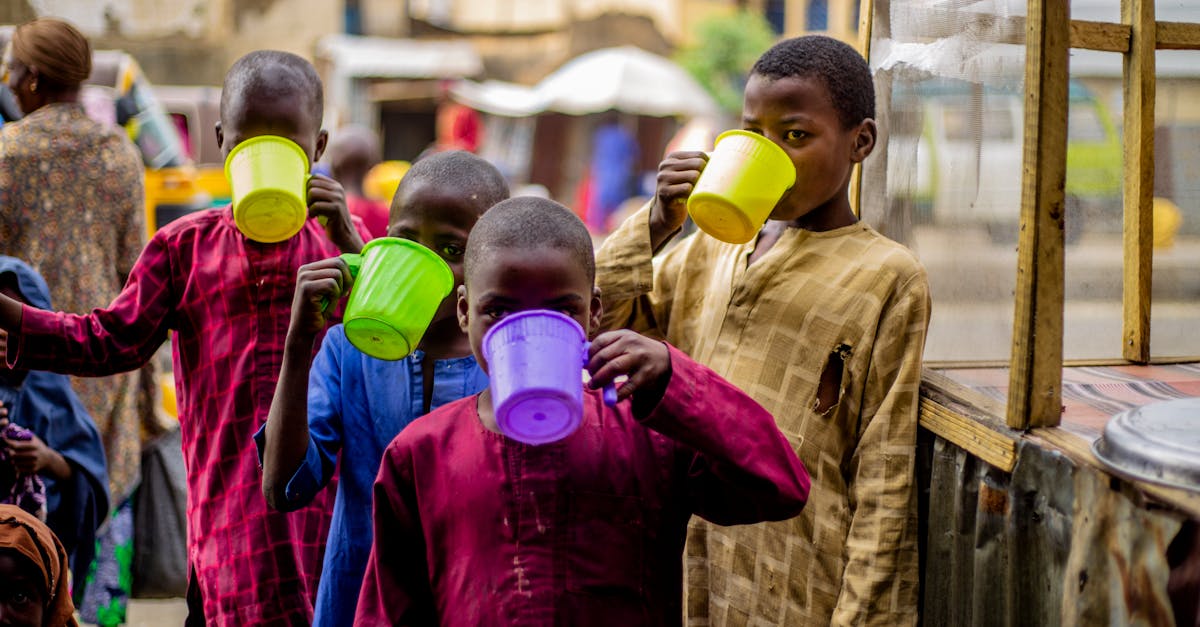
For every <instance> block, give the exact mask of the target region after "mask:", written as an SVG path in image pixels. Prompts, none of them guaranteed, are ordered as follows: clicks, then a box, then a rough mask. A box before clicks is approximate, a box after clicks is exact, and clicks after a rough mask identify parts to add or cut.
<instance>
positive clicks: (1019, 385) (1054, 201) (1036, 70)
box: [1006, 0, 1070, 429]
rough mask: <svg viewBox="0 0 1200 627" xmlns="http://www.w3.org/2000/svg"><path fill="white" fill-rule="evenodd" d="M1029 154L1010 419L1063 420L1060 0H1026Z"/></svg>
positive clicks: (1064, 45)
mask: <svg viewBox="0 0 1200 627" xmlns="http://www.w3.org/2000/svg"><path fill="white" fill-rule="evenodd" d="M1027 6H1028V10H1027V11H1026V13H1027V15H1028V19H1027V21H1026V28H1025V40H1026V50H1025V155H1024V160H1023V173H1022V181H1021V232H1020V239H1019V241H1018V247H1017V289H1016V304H1015V311H1014V316H1013V349H1012V367H1011V371H1010V373H1009V376H1010V379H1009V387H1008V409H1007V418H1006V419H1007V422H1008V426H1010V427H1012V428H1014V429H1028V428H1030V427H1046V426H1057V425H1058V423H1059V421H1060V420H1061V419H1062V362H1063V206H1064V200H1065V198H1064V197H1065V194H1064V192H1063V189H1064V186H1065V185H1066V177H1067V81H1068V79H1069V72H1068V68H1067V61H1068V58H1069V57H1068V44H1069V40H1070V20H1068V19H1067V18H1068V12H1067V3H1066V2H1062V1H1061V0H1028V5H1027Z"/></svg>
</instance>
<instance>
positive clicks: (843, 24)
mask: <svg viewBox="0 0 1200 627" xmlns="http://www.w3.org/2000/svg"><path fill="white" fill-rule="evenodd" d="M677 4H678V6H679V13H678V20H677V23H678V24H679V25H680V33H681V35H682V36H684V37H687V35H688V34H689V33H692V32H694V31H695V28H694V27H695V25H696V24H697V23H699V22H700V21H702V20H704V19H705V18H707V17H709V16H712V15H720V14H721V13H724V12H728V11H730V10H732V9H745V10H748V11H754V12H756V13H760V14H762V16H763V17H765V18H766V19H767V22H768V23H770V24H771V29H772V30H774V31H775V34H776V35H779V36H780V37H797V36H799V35H805V34H810V33H820V34H823V35H829V36H830V37H835V38H837V39H841V40H842V41H845V42H847V43H850V44H857V43H858V22H859V5H860V0H678V3H677Z"/></svg>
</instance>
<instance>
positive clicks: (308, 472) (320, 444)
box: [254, 324, 349, 509]
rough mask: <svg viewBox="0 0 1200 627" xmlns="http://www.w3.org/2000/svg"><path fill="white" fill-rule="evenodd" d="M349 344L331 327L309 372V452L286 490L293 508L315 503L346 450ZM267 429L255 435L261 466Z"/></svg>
mask: <svg viewBox="0 0 1200 627" xmlns="http://www.w3.org/2000/svg"><path fill="white" fill-rule="evenodd" d="M348 345H349V343H348V341H347V340H346V335H345V333H344V332H343V330H342V325H340V324H339V325H335V326H333V327H331V328H330V329H329V331H328V332H327V333H326V334H325V339H324V341H323V342H322V343H321V349H320V350H319V351H318V352H317V357H316V359H314V360H313V364H312V369H311V370H310V371H309V375H308V451H307V452H306V453H305V455H304V461H303V462H302V463H301V464H300V467H299V468H297V469H296V472H295V474H293V475H292V477H291V478H290V479H288V483H287V487H285V488H284V498H286V499H287V502H288V505H289V506H290V507H289V509H292V508H299V507H304V506H305V505H308V504H309V503H311V502H312V500H313V498H314V497H316V495H317V492H319V491H320V490H321V489H322V488H324V487H325V486H326V485H327V484H328V483H329V480H330V478H331V477H332V476H333V471H334V468H335V466H336V464H337V456H338V453H339V452H340V451H341V450H342V434H343V430H342V405H341V403H342V356H343V349H344V347H345V346H348ZM266 428H267V426H266V425H265V424H264V425H263V426H262V427H260V428H259V430H258V432H257V433H255V434H254V443H255V445H256V447H257V449H258V463H259V465H260V466H261V465H262V451H263V446H264V444H265V439H266Z"/></svg>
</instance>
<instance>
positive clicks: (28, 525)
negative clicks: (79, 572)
mask: <svg viewBox="0 0 1200 627" xmlns="http://www.w3.org/2000/svg"><path fill="white" fill-rule="evenodd" d="M67 570H68V567H67V552H66V550H64V549H63V546H62V543H61V542H59V541H58V538H56V537H54V532H53V531H50V528H49V527H47V526H46V525H45V524H44V523H43V522H42V521H40V520H38V519H37V518H34V517H33V515H31V514H30V513H29V512H26V511H25V510H23V509H21V508H19V507H17V506H16V505H0V582H3V584H4V585H2V586H0V617H2V618H3V621H4V624H5V625H13V626H14V627H51V626H52V627H76V625H78V624H79V623H77V622H76V621H75V604H74V603H72V602H71V595H70V593H69V590H70V577H69V576H68V574H67Z"/></svg>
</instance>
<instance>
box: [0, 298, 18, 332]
mask: <svg viewBox="0 0 1200 627" xmlns="http://www.w3.org/2000/svg"><path fill="white" fill-rule="evenodd" d="M0 329H4V330H5V331H12V332H17V331H20V330H21V303H20V302H18V301H17V300H15V299H13V298H9V297H8V296H4V295H2V294H0Z"/></svg>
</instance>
